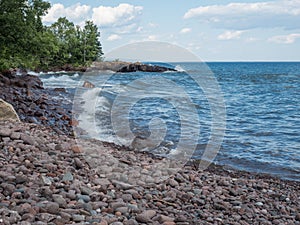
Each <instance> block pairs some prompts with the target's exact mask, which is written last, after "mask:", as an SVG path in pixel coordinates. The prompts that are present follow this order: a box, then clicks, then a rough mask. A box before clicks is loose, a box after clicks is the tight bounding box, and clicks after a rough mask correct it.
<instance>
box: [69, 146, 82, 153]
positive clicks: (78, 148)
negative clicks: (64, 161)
mask: <svg viewBox="0 0 300 225" xmlns="http://www.w3.org/2000/svg"><path fill="white" fill-rule="evenodd" d="M71 149H72V151H73V152H74V153H82V152H83V149H82V147H81V146H79V145H73V146H72V147H71Z"/></svg>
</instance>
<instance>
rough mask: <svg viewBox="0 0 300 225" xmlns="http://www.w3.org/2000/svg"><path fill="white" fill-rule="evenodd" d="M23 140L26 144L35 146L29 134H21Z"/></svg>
mask: <svg viewBox="0 0 300 225" xmlns="http://www.w3.org/2000/svg"><path fill="white" fill-rule="evenodd" d="M21 139H22V140H23V142H24V144H28V145H34V140H33V139H32V137H30V136H29V135H27V134H21Z"/></svg>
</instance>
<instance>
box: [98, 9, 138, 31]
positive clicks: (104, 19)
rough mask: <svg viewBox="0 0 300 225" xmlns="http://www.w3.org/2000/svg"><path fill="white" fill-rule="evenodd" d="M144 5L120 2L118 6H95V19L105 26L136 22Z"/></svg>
mask: <svg viewBox="0 0 300 225" xmlns="http://www.w3.org/2000/svg"><path fill="white" fill-rule="evenodd" d="M142 11H143V7H141V6H134V5H130V4H120V5H118V6H116V7H106V6H99V7H97V8H93V16H92V18H93V21H94V22H95V23H96V24H97V25H99V26H103V27H118V26H124V25H128V24H132V23H134V22H135V21H136V20H138V18H139V16H140V15H141V14H142Z"/></svg>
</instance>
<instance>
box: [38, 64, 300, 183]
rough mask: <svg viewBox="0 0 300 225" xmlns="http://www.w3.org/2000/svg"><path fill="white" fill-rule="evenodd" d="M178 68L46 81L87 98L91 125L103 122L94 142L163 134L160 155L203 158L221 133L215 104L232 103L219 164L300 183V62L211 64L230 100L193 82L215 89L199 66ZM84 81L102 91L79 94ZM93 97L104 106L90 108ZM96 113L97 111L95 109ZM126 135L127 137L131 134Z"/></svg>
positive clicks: (63, 76) (67, 76)
mask: <svg viewBox="0 0 300 225" xmlns="http://www.w3.org/2000/svg"><path fill="white" fill-rule="evenodd" d="M170 66H172V67H176V69H178V68H179V69H180V71H179V72H171V73H151V74H150V73H143V72H136V73H126V74H125V73H123V74H122V73H115V74H114V73H112V72H109V71H107V72H101V73H98V74H97V73H94V74H44V75H40V77H41V78H42V80H43V82H44V84H45V86H46V87H49V88H53V87H65V88H67V89H68V90H69V91H70V92H74V91H76V93H78V95H79V96H82V101H85V102H86V103H83V106H84V107H86V108H87V110H86V111H87V112H86V115H87V116H88V114H89V112H90V113H91V112H92V113H91V115H90V118H88V119H87V121H86V123H87V124H86V127H89V126H90V125H89V121H92V122H95V124H96V126H95V127H96V129H97V132H95V133H94V134H93V135H92V134H91V136H93V137H96V138H98V139H100V140H105V141H112V142H116V139H114V136H115V134H116V133H118V132H119V131H120V133H121V132H125V133H126V129H125V131H122V129H121V128H120V127H126V126H129V129H130V131H128V133H132V134H133V135H135V136H140V137H143V138H148V137H149V136H150V135H151V132H152V131H155V129H157V130H158V133H160V132H162V131H164V132H162V133H163V135H164V138H163V141H162V142H161V143H160V145H159V147H157V148H155V149H153V151H154V152H156V153H160V154H168V153H169V152H172V151H173V150H174V149H176V147H178V146H179V145H182V146H185V148H190V146H191V143H196V150H195V152H194V154H193V157H195V158H201V157H202V154H203V151H204V149H205V147H206V145H207V143H208V141H209V138H210V137H211V135H212V132H213V131H212V128H211V126H212V122H213V116H212V113H211V112H212V106H213V105H211V104H210V102H211V101H216V102H217V101H221V100H222V101H223V97H224V102H223V103H224V106H225V107H226V117H225V118H224V122H226V130H225V133H224V135H225V136H224V139H223V142H222V145H221V147H220V150H219V152H218V154H217V157H216V158H215V162H217V163H219V164H223V165H228V166H230V167H233V168H237V169H242V170H246V171H251V172H260V173H268V174H272V175H275V176H279V177H281V178H283V179H293V180H300V134H299V131H300V63H298V62H245V63H244V62H240V63H236V62H232V63H221V62H218V63H207V66H208V67H209V69H210V71H211V75H212V76H213V77H214V78H215V79H216V81H217V83H218V85H219V87H220V91H221V95H222V96H219V97H218V96H214V97H213V98H212V99H209V98H208V97H207V94H206V93H205V90H203V88H202V87H201V85H200V86H199V85H198V84H197V82H195V80H193V79H191V76H190V75H191V74H193V76H196V77H197V79H198V78H199V80H202V81H201V82H203V85H208V86H209V85H210V83H207V84H206V83H205V79H207V77H206V76H204V75H203V73H204V72H203V71H202V69H201V66H199V63H175V64H173V65H170ZM84 80H88V81H90V82H92V83H93V84H95V85H96V88H95V89H91V90H87V89H82V88H78V89H76V87H78V85H79V86H80V85H81V84H82V82H83V81H84ZM208 88H210V87H208ZM211 88H214V87H211ZM75 89H76V90H75ZM208 90H209V89H208ZM84 96H85V97H84ZM87 99H90V100H92V99H96V100H95V102H93V101H91V102H90V103H93V104H91V105H89V104H88V103H89V101H87ZM94 103H95V104H94ZM91 108H94V109H95V110H94V111H93V110H92V111H89V110H90V109H91ZM216 113H218V111H216ZM153 118H157V119H158V120H155V121H154V120H153ZM114 121H115V122H114ZM151 121H152V122H153V121H154V122H153V123H152V122H151ZM127 122H128V124H127ZM216 125H217V126H218V124H216ZM220 126H221V125H220ZM116 127H117V128H116ZM162 127H163V129H162ZM183 127H184V128H183ZM116 129H121V130H118V131H116ZM161 130H162V131H161ZM154 133H155V132H154ZM121 136H122V138H123V139H126V134H124V133H123V134H121ZM130 138H132V136H130V135H128V139H130ZM158 149H160V150H159V151H158ZM163 150H165V152H164V153H163Z"/></svg>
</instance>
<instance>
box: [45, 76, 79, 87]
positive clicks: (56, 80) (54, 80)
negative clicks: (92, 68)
mask: <svg viewBox="0 0 300 225" xmlns="http://www.w3.org/2000/svg"><path fill="white" fill-rule="evenodd" d="M78 76H79V74H77V75H76V74H74V75H73V76H69V75H61V76H57V75H53V76H51V77H48V78H46V77H45V76H40V78H41V80H42V81H43V83H44V85H45V87H51V88H54V87H66V88H73V87H77V86H78V85H80V81H78V80H75V79H74V78H77V77H78Z"/></svg>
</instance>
